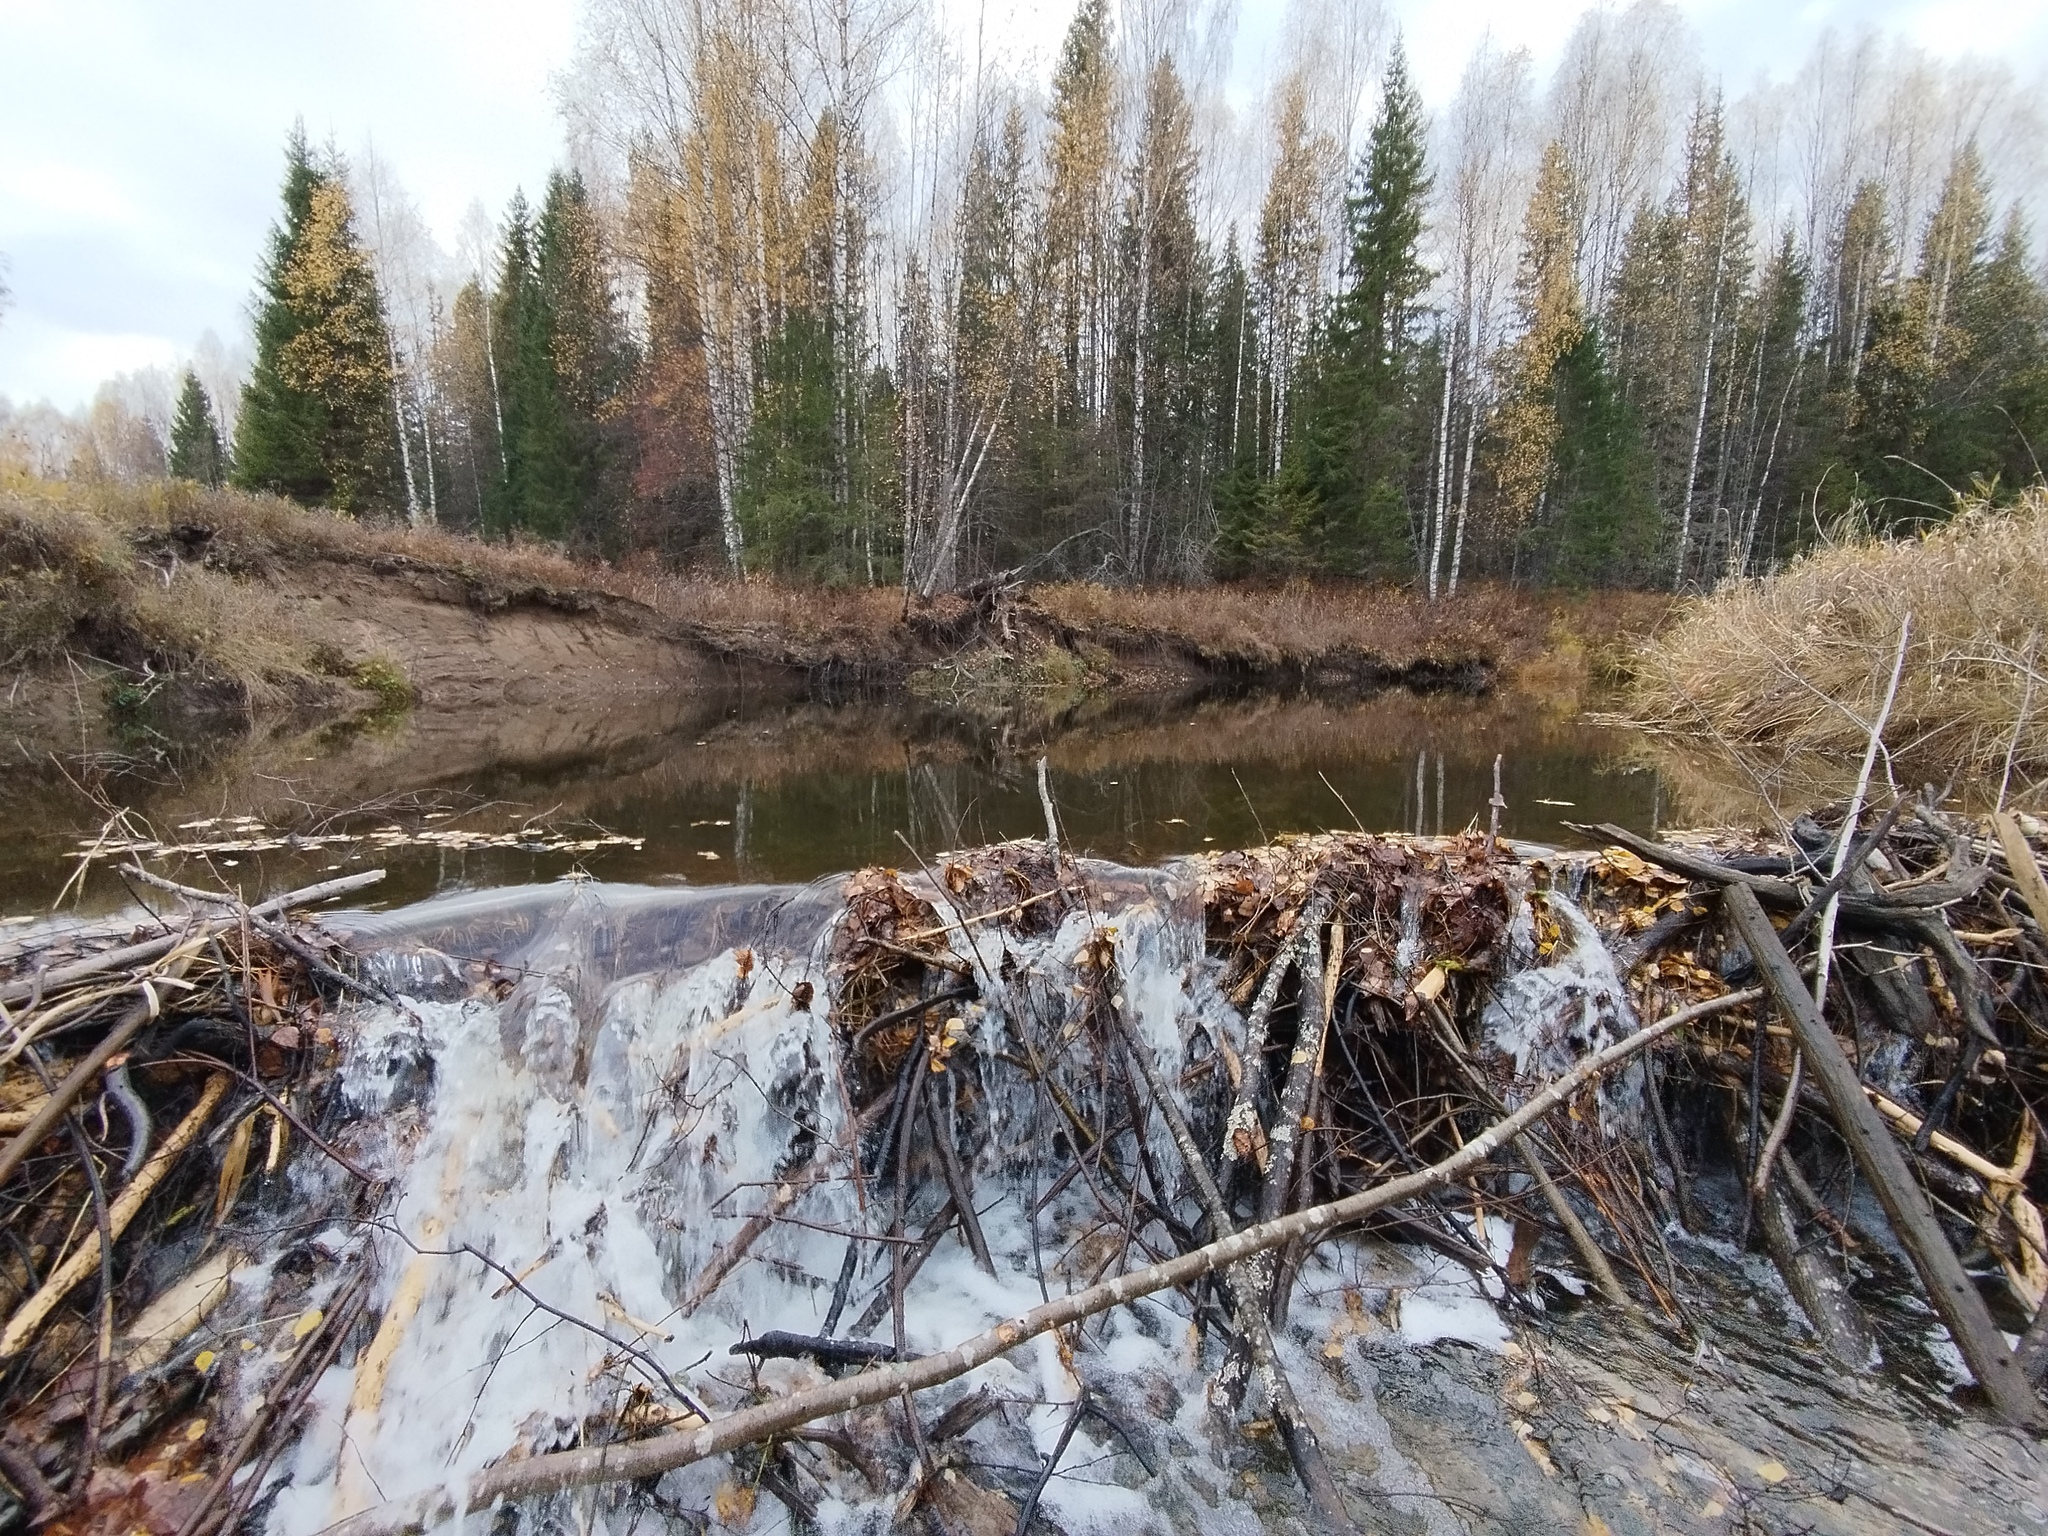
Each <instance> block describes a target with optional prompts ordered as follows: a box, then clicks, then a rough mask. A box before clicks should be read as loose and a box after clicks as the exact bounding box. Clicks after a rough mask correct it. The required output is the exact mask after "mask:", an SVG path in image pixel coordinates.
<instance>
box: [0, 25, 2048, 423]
mask: <svg viewBox="0 0 2048 1536" xmlns="http://www.w3.org/2000/svg"><path fill="white" fill-rule="evenodd" d="M938 3H941V4H942V5H943V6H944V7H945V9H946V11H947V20H948V28H947V30H948V32H949V33H950V34H951V36H952V37H953V39H954V42H955V45H956V47H959V48H960V49H961V50H962V51H963V52H964V51H966V50H967V49H968V48H970V47H971V46H972V39H973V37H974V34H975V28H976V26H977V23H978V22H979V23H981V24H983V46H984V49H985V51H986V56H987V57H988V59H989V61H990V62H991V63H992V64H996V65H998V66H999V67H1001V68H1003V69H1005V70H1008V71H1011V72H1013V73H1017V72H1021V73H1026V74H1029V75H1031V76H1034V77H1036V78H1039V79H1043V78H1044V76H1045V75H1046V73H1048V72H1049V70H1050V68H1051V65H1052V62H1053V60H1054V59H1055V58H1056V57H1057V52H1058V47H1059V43H1060V38H1061V35H1062V33H1063V32H1064V30H1065V27H1066V25H1067V23H1068V21H1069V19H1070V18H1071V16H1072V14H1073V10H1074V0H1046V3H1045V4H1030V3H1021V0H1010V3H1008V4H1005V3H1003V0H992V3H989V4H988V5H987V6H986V9H985V10H984V9H983V7H982V0H938ZM1225 3H1229V0H1225ZM1236 4H1237V7H1238V15H1237V27H1236V39H1237V47H1236V65H1235V68H1234V70H1233V75H1234V77H1235V78H1236V79H1237V80H1238V81H1240V82H1252V83H1256V79H1257V76H1258V75H1259V73H1260V71H1261V70H1262V68H1263V67H1264V65H1265V64H1266V63H1267V62H1268V61H1270V60H1271V58H1272V57H1273V56H1274V54H1275V53H1276V51H1277V44H1278V41H1279V38H1280V36H1281V33H1282V26H1283V17H1284V14H1285V10H1286V7H1285V5H1284V4H1282V3H1277V0H1236ZM1585 8H1586V7H1585V4H1584V0H1462V3H1459V4H1456V5H1450V4H1445V3H1443V0H1392V3H1391V11H1392V14H1393V17H1394V19H1395V20H1396V21H1397V22H1398V23H1399V25H1400V26H1401V27H1402V29H1403V32H1404V34H1405V36H1406V38H1407V41H1408V47H1409V52H1410V55H1411V57H1412V59H1413V61H1414V66H1415V71H1416V75H1417V78H1418V81H1419V83H1420V85H1421V87H1422V89H1423V92H1424V95H1425V98H1426V99H1427V100H1428V101H1430V102H1431V103H1432V104H1441V103H1442V102H1443V101H1444V100H1446V99H1447V98H1448V96H1449V94H1450V93H1451V91H1452V89H1453V88H1454V87H1455V85H1456V83H1457V79H1458V76H1459V73H1460V71H1461V70H1462V69H1463V67H1464V63H1465V60H1466V58H1467V56H1468V55H1469V53H1470V52H1471V50H1472V48H1473V46H1474V45H1475V44H1477V43H1478V42H1479V41H1480V40H1481V38H1482V37H1485V36H1487V35H1489V34H1490V35H1491V36H1492V37H1493V39H1494V40H1495V41H1496V42H1497V43H1499V44H1501V45H1504V46H1510V47H1512V46H1527V47H1528V48H1529V49H1530V50H1531V52H1532V53H1533V54H1534V56H1535V59H1536V63H1537V66H1538V69H1539V72H1541V71H1543V70H1544V69H1546V68H1547V66H1548V65H1549V64H1550V63H1552V62H1554V60H1555V59H1556V57H1557V55H1558V53H1559V51H1560V50H1561V49H1562V47H1563V44H1564V41H1565V39H1566V37H1567V36H1568V35H1569V34H1570V32H1571V29H1572V26H1573V24H1574V23H1575V21H1576V20H1577V18H1578V16H1579V15H1580V14H1581V12H1582V11H1583V10H1584V9H1585ZM1680 9H1682V10H1683V11H1684V12H1685V14H1686V15H1687V17H1688V18H1689V19H1690V20H1691V21H1692V23H1693V25H1694V27H1695V29H1696V30H1697V31H1698V33H1699V35H1700V38H1701V41H1702V45H1703V50H1704V54H1705V57H1706V60H1707V62H1708V64H1709V66H1710V67H1711V68H1713V69H1714V70H1716V71H1717V72H1718V73H1719V74H1720V75H1721V76H1722V78H1723V79H1724V81H1725V82H1726V83H1727V85H1728V87H1729V88H1730V90H1731V91H1740V90H1741V89H1743V88H1745V87H1746V86H1747V85H1748V84H1749V83H1750V82H1751V81H1752V80H1754V79H1756V78H1757V77H1758V76H1759V75H1765V76H1770V77H1774V78H1779V79H1782V78H1785V77H1786V76H1788V75H1789V74H1791V73H1792V72H1793V71H1794V70H1796V69H1797V68H1798V66H1799V63H1800V61H1801V60H1802V59H1803V57H1804V56H1805V54H1806V51H1807V49H1808V48H1809V47H1810V46H1811V44H1812V42H1813V40H1814V39H1815V38H1816V37H1818V36H1819V34H1820V32H1821V31H1822V30H1823V29H1824V28H1826V27H1829V26H1833V27H1836V28H1838V29H1840V30H1844V31H1855V30H1858V29H1860V28H1862V27H1866V26H1872V27H1878V28H1882V29H1885V30H1890V31H1894V32H1896V33H1898V34H1900V35H1902V36H1904V37H1907V38H1909V39H1911V40H1913V41H1916V42H1918V43H1920V44H1921V45H1923V46H1925V47H1926V48H1928V49H1929V50H1930V51H1932V52H1935V53H1937V54H1939V55H1942V56H1944V57H1953V56H1955V55H1958V54H1961V53H1965V52H1971V51H1975V52H1978V53H1982V54H1984V55H1986V56H1987V57H1994V58H1996V59H1998V60H2000V61H2002V62H2004V63H2007V64H2009V65H2011V66H2012V67H2014V68H2015V69H2016V70H2017V71H2018V72H2019V73H2020V75H2021V76H2022V78H2023V81H2032V80H2035V79H2037V78H2038V77H2039V76H2040V75H2041V73H2042V70H2043V66H2044V63H2048V5H2044V4H2042V3H2041V0H1810V3H1807V4H1804V5H1801V4H1799V3H1798V0H1791V3H1789V4H1788V3H1787V0H1686V3H1685V4H1683V5H1682V6H1681V7H1680ZM578 10H579V6H578V0H354V3H352V4H349V5H329V6H306V5H279V4H276V3H275V0H186V3H184V4H180V5H166V4H163V3H162V0H0V50H4V56H5V81H4V85H0V251H4V252H6V253H8V255H9V256H10V257H11V261H12V272H11V277H10V282H11V286H12V287H13V289H14V293H15V300H14V307H13V309H12V310H11V312H10V313H9V314H8V315H7V316H6V317H5V318H4V319H0V393H6V394H8V395H10V396H12V397H13V398H15V399H16V400H22V399H33V398H35V397H37V396H40V395H48V396H49V397H51V398H52V399H53V400H55V401H56V402H57V403H58V404H60V405H64V406H67V407H68V406H72V405H76V404H78V403H80V402H81V401H83V400H84V399H85V398H87V397H88V396H89V395H90V394H91V391H92V388H93V386H94V384H95V383H96V382H97V378H98V376H99V375H100V374H102V373H105V372H110V371H114V370H116V369H126V368H133V367H137V366H142V365H144V364H146V363H150V362H161V361H164V360H165V359H166V357H167V356H168V355H169V354H171V353H174V352H177V351H181V350H183V349H187V348H189V347H191V346H192V345H193V344H194V343H195V342H196V341H197V340H198V338H199V336H200V335H201V333H202V332H203V331H205V330H206V329H208V328H212V329H214V330H217V331H219V332H220V333H221V334H223V335H227V336H234V335H237V334H240V333H241V332H242V331H243V330H244V329H245V324H246V309H247V305H248V302H249V294H250V290H251V287H252V282H253V278H254V275H255V271H256V267H257V264H258V262H259V260H260V259H261V255H262V250H263V245H264V239H265V234H266V231H267V230H268V228H269V225H270V222H271V219H272V218H273V217H274V213H275V206H276V195H277V184H278V179H279V175H280V172H281V168H282V153H281V152H282V147H283V143H284V138H285V134H286V133H287V131H288V130H289V129H290V127H291V124H292V121H293V119H294V118H295V117H298V116H303V117H304V119H305V122H306V127H307V130H308V132H309V133H310V134H311V135H312V136H313V138H314V139H316V140H327V139H330V138H331V139H332V140H333V141H334V142H335V143H336V144H338V145H339V146H341V147H342V148H343V149H344V150H354V149H356V148H358V147H359V146H360V145H361V144H362V143H363V142H364V140H365V138H366V137H369V138H374V140H375V143H376V147H377V151H378V153H379V155H380V156H382V157H383V158H384V159H386V160H387V161H388V162H389V163H390V164H391V166H392V168H393V170H394V171H395V172H396V174H397V175H398V177H399V178H400V180H401V181H402V182H403V183H404V185H405V186H406V188H407V190H408V191H409V193H410V194H411V195H412V197H413V198H414V200H415V201H416V202H417V203H418V205H419V207H420V210H421V212H422V214H423V215H424V216H425V217H426V219H427V221H428V223H429V224H430V225H431V226H432V228H433V229H434V231H435V233H436V235H437V236H438V237H439V239H440V240H441V242H442V243H443V244H444V245H449V246H452V245H453V244H454V236H455V231H456V227H457V224H458V222H459V220H460V218H461V216H462V213H463V211H464V210H465V209H466V208H467V207H468V206H469V204H470V203H471V201H472V200H474V199H481V200H482V201H483V203H484V204H485V206H487V207H488V208H491V209H493V210H496V209H500V208H502V207H503V206H504V204H505V202H506V200H507V199H508V198H509V197H510V195H511V193H512V190H513V188H514V187H515V186H519V185H523V186H525V187H526V188H527V190H528V191H529V193H532V192H537V191H538V189H539V186H540V183H541V182H542V181H543V179H544V178H545V176H546V175H547V172H548V170H549V168H550V167H551V166H552V165H553V164H554V163H555V162H556V161H557V159H558V158H559V157H560V155H561V152H562V133H561V124H560V122H559V120H558V118H557V115H556V111H555V102H554V95H553V90H552V81H553V78H554V76H555V74H556V73H557V72H558V71H560V70H562V69H563V68H565V67H566V66H567V65H568V64H569V62H570V60H571V57H572V55H573V52H574V47H575V40H576V28H577V16H578Z"/></svg>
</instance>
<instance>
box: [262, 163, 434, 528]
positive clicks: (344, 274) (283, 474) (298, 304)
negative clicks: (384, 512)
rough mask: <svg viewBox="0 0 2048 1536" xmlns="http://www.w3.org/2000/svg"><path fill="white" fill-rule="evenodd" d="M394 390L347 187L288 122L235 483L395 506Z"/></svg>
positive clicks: (350, 507) (331, 501) (333, 502)
mask: <svg viewBox="0 0 2048 1536" xmlns="http://www.w3.org/2000/svg"><path fill="white" fill-rule="evenodd" d="M391 400H392V394H391V349H390V346H389V343H388V341H387V338H386V335H385V329H384V306H383V301H382V299H381V298H380V297H379V295H378V292H377V283H376V278H375V276H374V274H373V273H372V272H371V270H370V263H369V258H368V257H367V255H366V254H365V253H364V251H363V247H362V243H361V241H359V240H358V239H357V238H356V232H355V221H354V214H353V211H352V210H351V208H350V206H349V198H348V190H347V187H346V185H345V184H344V182H343V179H342V177H341V175H340V174H339V172H338V169H337V168H336V167H334V166H332V165H320V164H316V163H315V161H314V158H313V155H312V152H311V150H310V149H309V148H308V147H307V144H306V136H305V130H304V128H303V127H300V128H296V129H294V130H293V133H292V137H291V139H290V141H289V143H288V145H287V147H286V156H285V182H284V216H283V219H282V220H281V222H280V223H279V224H278V226H277V227H276V228H275V229H274V230H273V231H272V233H271V242H270V254H269V256H268V258H267V260H266V261H265V263H264V271H263V276H262V280H261V292H260V301H259V304H258V307H257V313H256V362H255V367H254V368H253V369H252V371H251V373H250V377H249V383H248V385H247V387H246V388H245V390H244V391H243V396H242V410H241V418H240V421H239V423H238V424H237V427H236V431H235V484H237V485H238V486H241V487H242V488H243V489H245V490H253V491H270V492H273V493H276V494H278V495H284V496H290V497H292V498H294V499H295V500H298V501H303V502H307V503H310V504H315V505H322V506H331V507H335V508H338V509H340V510H343V511H351V512H353V511H363V510H374V509H383V508H388V507H391V506H393V505H395V504H396V489H397V487H396V478H395V475H396V466H397V457H398V437H397V422H396V420H395V419H394V418H393V416H392V413H391Z"/></svg>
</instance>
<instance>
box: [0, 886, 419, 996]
mask: <svg viewBox="0 0 2048 1536" xmlns="http://www.w3.org/2000/svg"><path fill="white" fill-rule="evenodd" d="M383 878H384V871H383V870H381V869H366V870H363V871H362V872H361V873H359V874H354V875H342V876H339V877H338V878H336V879H333V880H323V881H322V882H321V883H320V884H318V885H309V886H306V887H305V888H304V889H303V890H297V891H286V892H285V893H284V895H282V896H273V897H271V898H270V900H268V901H264V902H259V903H257V904H256V905H255V906H253V907H251V908H249V915H250V916H251V917H275V916H277V915H278V914H279V913H281V912H286V911H289V910H290V909H291V908H293V907H307V906H311V905H313V904H314V903H315V902H320V901H331V900H333V899H334V898H335V897H336V896H346V895H348V894H349V893H350V892H352V891H360V890H364V889H367V888H368V887H370V886H373V885H375V884H376V883H377V882H378V881H380V880H382V879H383ZM214 899H216V900H223V901H224V900H228V899H230V898H226V897H219V898H214ZM240 922H241V914H240V913H239V912H237V913H236V914H235V915H234V916H232V917H225V918H218V919H215V920H213V921H210V922H206V923H201V924H198V925H197V926H195V927H194V928H193V929H192V932H191V933H175V934H171V935H169V936H168V937H165V938H160V939H148V940H145V941H144V942H143V943H140V944H129V945H125V946H123V947H122V948H120V949H109V950H103V951H102V952H100V953H99V954H97V955H88V956H87V957H86V958H85V959H83V960H74V961H73V962H72V963H71V964H69V965H60V966H57V967H56V968H55V969H53V970H48V971H38V972H36V973H35V974H33V975H30V976H24V977H21V978H19V979H17V980H15V981H10V982H7V983H5V984H0V1005H10V1006H11V1005H12V1004H14V1003H20V1002H26V1001H27V1000H28V999H29V998H32V997H34V996H36V995H37V994H38V993H41V994H44V995H48V994H49V993H50V992H52V991H55V990H56V989H57V988H59V987H68V986H70V985H71V983H73V982H74V981H83V980H84V979H85V978H86V977H88V976H101V975H104V974H106V973H107V972H108V971H118V970H123V969H126V968H127V967H129V966H131V965H147V964H148V963H149V962H150V961H152V960H160V959H162V958H163V957H164V956H165V955H168V954H169V953H170V952H171V951H172V950H174V949H176V948H177V947H178V946H179V945H180V944H182V943H184V942H185V941H186V940H187V939H188V938H190V937H192V935H193V934H199V933H204V934H209V935H210V934H215V933H225V932H226V931H227V930H229V929H231V928H234V927H236V926H238V925H239V924H240Z"/></svg>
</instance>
